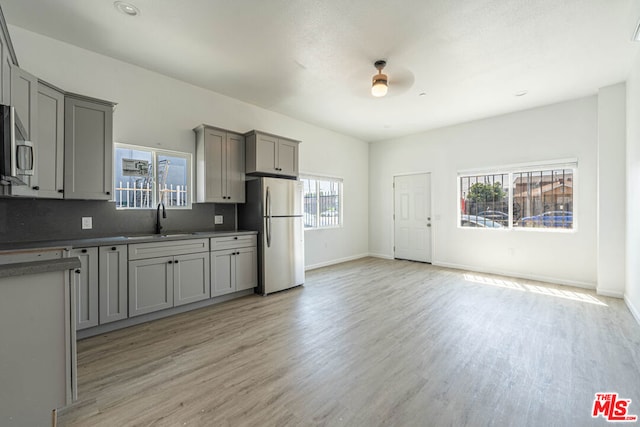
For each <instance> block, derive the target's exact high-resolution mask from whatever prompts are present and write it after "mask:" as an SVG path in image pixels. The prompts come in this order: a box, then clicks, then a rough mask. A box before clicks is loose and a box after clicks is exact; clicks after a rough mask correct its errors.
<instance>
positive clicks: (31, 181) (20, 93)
mask: <svg viewBox="0 0 640 427" xmlns="http://www.w3.org/2000/svg"><path fill="white" fill-rule="evenodd" d="M10 69H11V105H12V106H14V107H15V109H16V116H17V117H18V119H19V120H20V122H21V123H22V125H23V126H24V129H25V131H26V132H27V135H26V138H27V139H28V140H30V141H31V142H32V143H33V145H34V147H35V148H34V150H35V151H36V153H35V156H34V174H33V175H31V176H28V177H27V178H28V179H27V180H26V184H27V185H15V186H11V189H10V190H11V195H13V196H29V197H36V196H38V189H39V186H38V182H39V180H40V179H39V176H38V167H39V161H38V160H39V158H38V155H37V150H38V140H37V135H36V133H37V132H36V130H35V128H36V126H37V123H36V122H37V104H36V103H37V100H38V79H36V78H35V77H34V76H32V75H31V74H29V73H27V72H26V71H24V70H21V69H20V68H18V67H17V66H15V65H12V66H11V67H10Z"/></svg>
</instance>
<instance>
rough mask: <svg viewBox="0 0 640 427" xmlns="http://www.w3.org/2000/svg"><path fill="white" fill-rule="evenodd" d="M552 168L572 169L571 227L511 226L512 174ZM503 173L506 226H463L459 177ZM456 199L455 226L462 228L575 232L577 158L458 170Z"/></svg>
mask: <svg viewBox="0 0 640 427" xmlns="http://www.w3.org/2000/svg"><path fill="white" fill-rule="evenodd" d="M553 169H571V170H572V171H573V176H572V180H573V189H574V191H573V193H572V203H573V208H572V212H573V215H572V216H573V219H572V227H571V228H562V227H514V226H513V176H514V174H517V173H523V172H534V171H545V170H553ZM499 174H504V175H508V180H509V192H508V203H507V204H508V207H509V224H508V226H507V227H503V228H492V227H463V226H462V224H461V222H462V213H461V212H460V200H461V199H462V194H461V179H462V178H464V177H469V176H480V175H499ZM456 182H457V190H456V193H457V200H456V212H457V214H456V221H457V228H459V229H463V230H492V231H497V232H505V231H509V232H510V231H515V232H518V233H520V232H523V233H536V232H546V233H575V232H577V231H578V206H579V204H578V192H577V191H575V190H576V189H577V188H579V183H578V159H577V158H570V159H560V160H551V161H543V162H530V163H519V164H512V165H508V166H501V167H495V168H482V169H468V170H460V171H458V175H457V179H456Z"/></svg>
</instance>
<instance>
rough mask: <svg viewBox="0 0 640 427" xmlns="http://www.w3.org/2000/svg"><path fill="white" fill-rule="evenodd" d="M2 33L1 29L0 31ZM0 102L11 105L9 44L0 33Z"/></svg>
mask: <svg viewBox="0 0 640 427" xmlns="http://www.w3.org/2000/svg"><path fill="white" fill-rule="evenodd" d="M0 33H2V31H0ZM0 60H1V61H2V63H1V64H0V104H4V105H11V89H10V88H11V69H10V66H9V63H10V61H11V60H10V56H9V44H8V42H7V40H5V38H4V35H3V34H0Z"/></svg>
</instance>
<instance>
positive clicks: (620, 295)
mask: <svg viewBox="0 0 640 427" xmlns="http://www.w3.org/2000/svg"><path fill="white" fill-rule="evenodd" d="M596 294H598V295H602V296H604V297H613V298H624V292H620V291H614V290H611V289H600V288H596Z"/></svg>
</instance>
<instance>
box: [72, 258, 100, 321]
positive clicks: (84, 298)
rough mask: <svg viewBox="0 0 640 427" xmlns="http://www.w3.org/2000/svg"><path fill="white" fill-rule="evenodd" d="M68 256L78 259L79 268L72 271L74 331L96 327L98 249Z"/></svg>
mask: <svg viewBox="0 0 640 427" xmlns="http://www.w3.org/2000/svg"><path fill="white" fill-rule="evenodd" d="M70 256H72V257H78V258H79V259H80V264H81V267H80V268H79V269H77V270H75V271H74V273H73V274H72V277H71V278H72V280H73V282H74V287H73V288H74V289H75V293H76V294H75V304H76V330H80V329H85V328H90V327H92V326H97V325H98V321H99V319H98V277H99V276H98V248H84V249H73V250H71V253H70Z"/></svg>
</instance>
